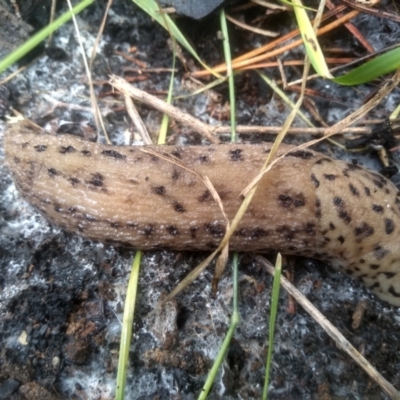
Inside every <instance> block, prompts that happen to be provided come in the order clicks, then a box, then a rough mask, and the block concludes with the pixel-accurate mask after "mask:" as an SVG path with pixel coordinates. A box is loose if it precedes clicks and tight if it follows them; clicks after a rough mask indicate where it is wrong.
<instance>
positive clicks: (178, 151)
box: [171, 149, 182, 159]
mask: <svg viewBox="0 0 400 400" xmlns="http://www.w3.org/2000/svg"><path fill="white" fill-rule="evenodd" d="M181 151H182V150H181V149H176V150H175V151H173V152H172V153H171V154H172V155H173V156H174V157H176V158H179V159H182V155H181Z"/></svg>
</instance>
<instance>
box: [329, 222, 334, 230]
mask: <svg viewBox="0 0 400 400" xmlns="http://www.w3.org/2000/svg"><path fill="white" fill-rule="evenodd" d="M329 229H330V230H331V231H334V230H335V229H336V226H335V224H334V223H333V222H329Z"/></svg>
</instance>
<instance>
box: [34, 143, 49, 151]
mask: <svg viewBox="0 0 400 400" xmlns="http://www.w3.org/2000/svg"><path fill="white" fill-rule="evenodd" d="M33 148H34V149H35V150H36V151H37V152H38V153H41V152H43V151H46V149H47V146H46V145H44V144H38V145H37V146H33Z"/></svg>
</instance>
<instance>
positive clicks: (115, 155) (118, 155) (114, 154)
mask: <svg viewBox="0 0 400 400" xmlns="http://www.w3.org/2000/svg"><path fill="white" fill-rule="evenodd" d="M101 154H103V156H106V157H112V158H115V159H116V160H124V159H125V158H126V155H125V154H121V153H118V151H115V150H103V151H102V152H101Z"/></svg>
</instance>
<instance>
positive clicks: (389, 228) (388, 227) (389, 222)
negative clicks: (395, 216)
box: [385, 218, 394, 235]
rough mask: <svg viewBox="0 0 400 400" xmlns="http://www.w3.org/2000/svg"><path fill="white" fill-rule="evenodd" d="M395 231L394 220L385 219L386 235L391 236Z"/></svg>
mask: <svg viewBox="0 0 400 400" xmlns="http://www.w3.org/2000/svg"><path fill="white" fill-rule="evenodd" d="M393 231H394V222H393V220H392V219H390V218H386V219H385V232H386V235H390V234H392V233H393Z"/></svg>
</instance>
